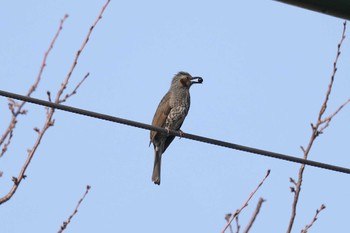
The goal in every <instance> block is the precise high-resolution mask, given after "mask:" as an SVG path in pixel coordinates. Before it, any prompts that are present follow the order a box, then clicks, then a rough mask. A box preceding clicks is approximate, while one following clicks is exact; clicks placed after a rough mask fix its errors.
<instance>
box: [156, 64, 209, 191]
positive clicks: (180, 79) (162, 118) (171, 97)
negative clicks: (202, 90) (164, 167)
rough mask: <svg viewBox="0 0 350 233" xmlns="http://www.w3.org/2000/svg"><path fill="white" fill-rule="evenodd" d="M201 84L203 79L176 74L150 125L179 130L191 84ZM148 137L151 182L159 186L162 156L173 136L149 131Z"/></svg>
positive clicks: (186, 74)
mask: <svg viewBox="0 0 350 233" xmlns="http://www.w3.org/2000/svg"><path fill="white" fill-rule="evenodd" d="M202 82H203V79H202V78H201V77H192V76H191V75H190V74H189V73H187V72H183V71H181V72H179V73H177V74H176V75H175V76H174V78H173V80H172V82H171V86H170V89H169V91H168V92H167V93H166V94H165V96H164V97H163V99H162V100H161V101H160V103H159V105H158V108H157V110H156V113H155V114H154V117H153V120H152V125H153V126H158V127H162V128H166V129H167V130H175V131H177V130H180V128H181V125H182V123H183V122H184V120H185V118H186V116H187V113H188V110H189V109H190V87H191V86H192V84H196V83H202ZM180 132H181V131H180ZM150 137H151V141H150V144H151V143H153V146H154V166H153V174H152V181H153V182H154V183H155V184H158V185H159V184H160V167H161V160H162V154H163V153H164V151H165V150H166V149H167V148H168V146H169V145H170V143H171V142H172V141H173V140H174V138H175V136H173V135H169V134H164V133H159V132H156V131H151V135H150Z"/></svg>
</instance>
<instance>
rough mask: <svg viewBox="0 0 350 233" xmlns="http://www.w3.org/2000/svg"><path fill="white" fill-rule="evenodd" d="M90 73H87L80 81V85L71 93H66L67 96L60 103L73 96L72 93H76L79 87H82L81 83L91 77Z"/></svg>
mask: <svg viewBox="0 0 350 233" xmlns="http://www.w3.org/2000/svg"><path fill="white" fill-rule="evenodd" d="M89 75H90V73H87V74H86V75H85V76H84V78H83V79H82V80H81V81H80V82H79V83H78V85H77V86H76V87H75V88H74V90H73V91H72V92H71V93H70V94H66V96H65V97H64V98H63V99H62V100H60V103H63V102H65V101H66V100H67V99H68V98H69V97H71V96H72V95H75V94H76V93H77V91H78V88H79V87H80V85H81V84H82V83H83V82H84V81H85V79H87V77H89Z"/></svg>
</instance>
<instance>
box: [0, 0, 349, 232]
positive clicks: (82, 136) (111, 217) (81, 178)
mask: <svg viewBox="0 0 350 233" xmlns="http://www.w3.org/2000/svg"><path fill="white" fill-rule="evenodd" d="M104 3H105V1H102V0H99V1H85V2H84V3H82V2H81V1H80V2H78V1H22V2H21V3H18V2H14V1H6V2H4V3H3V4H2V7H1V9H0V28H1V37H0V53H1V54H2V56H0V63H1V64H2V66H1V69H0V83H1V89H2V90H6V91H11V92H15V93H19V94H25V93H26V92H27V90H28V88H29V86H30V85H31V83H32V82H33V81H34V79H35V77H36V75H37V73H38V71H39V68H40V65H41V61H42V57H43V54H44V52H45V51H46V49H47V48H48V45H49V43H50V42H51V39H52V37H53V35H54V33H55V32H56V30H57V27H58V24H59V20H60V19H61V18H62V17H63V16H64V14H66V13H68V14H69V15H70V17H69V18H68V19H67V21H66V22H65V24H64V28H63V31H62V32H61V35H60V37H59V38H58V40H57V42H56V44H55V47H54V49H53V51H52V53H51V54H50V57H49V58H48V61H47V67H46V68H45V71H44V74H43V80H42V82H41V83H40V86H39V88H38V89H37V91H36V92H35V94H34V95H33V97H36V98H43V99H46V98H47V97H46V91H47V90H50V91H51V93H53V94H55V93H56V92H57V89H58V88H59V86H60V83H61V82H62V80H63V79H64V78H65V76H66V74H67V72H68V70H69V68H70V66H71V64H72V61H73V59H74V56H75V53H76V51H77V49H78V48H79V47H80V45H81V43H82V41H83V39H84V38H85V36H86V33H87V31H88V29H89V27H90V26H91V24H92V22H93V21H94V20H95V18H96V16H97V14H98V13H99V12H100V9H101V7H102V5H103V4H104ZM342 23H343V20H341V19H338V18H334V17H331V16H327V15H322V14H319V13H315V12H311V11H308V10H304V9H300V8H296V7H292V6H289V5H285V4H282V3H279V2H275V1H215V3H214V2H209V1H205V2H203V1H182V0H181V1H176V3H175V2H173V3H165V2H164V1H147V2H146V1H127V2H118V1H112V2H111V3H110V5H109V6H108V8H107V9H106V11H105V13H104V15H103V18H102V20H101V21H100V22H99V24H98V25H97V27H96V28H95V29H94V31H93V34H92V36H91V38H90V41H89V43H88V45H87V47H86V49H85V50H84V52H83V54H82V55H81V58H80V60H79V62H78V65H77V67H76V69H75V71H74V73H73V76H72V82H71V85H70V88H73V87H74V86H75V85H76V83H77V82H79V81H80V79H81V78H82V77H83V76H84V75H85V74H86V73H87V72H90V77H89V78H88V80H86V82H85V83H84V84H83V85H82V87H81V88H80V89H79V91H78V94H77V95H75V96H74V97H72V98H71V99H70V100H69V101H68V102H67V103H66V104H67V105H71V106H74V107H78V108H84V109H88V110H92V111H97V112H101V113H105V114H110V115H114V116H118V117H123V118H128V119H132V120H136V121H140V122H144V123H150V122H151V120H152V117H153V114H154V111H155V109H156V107H157V105H158V103H159V101H160V99H161V98H162V96H163V95H164V94H165V92H166V91H167V90H168V88H169V85H170V81H171V78H172V76H173V75H174V74H175V73H177V72H178V71H180V70H183V71H187V72H189V73H191V74H192V75H194V76H202V77H203V79H204V83H203V85H198V86H194V87H193V88H192V90H191V97H192V103H191V109H190V112H189V115H188V117H187V119H186V121H185V123H184V125H183V127H182V130H183V131H184V132H188V133H192V134H199V135H203V136H206V137H213V138H216V139H221V140H225V141H230V142H233V143H238V144H243V145H247V146H253V147H257V148H261V149H266V150H271V151H275V152H280V153H286V154H290V155H295V156H302V153H301V150H300V148H299V146H300V145H304V146H306V145H307V143H308V139H309V137H310V134H311V130H310V123H311V122H312V121H315V120H316V117H317V114H318V111H319V108H320V105H321V103H322V101H323V98H324V95H325V91H326V89H327V85H328V82H329V78H330V75H331V72H332V64H333V61H334V57H335V53H336V46H337V43H338V42H339V39H340V35H341V32H342ZM349 44H350V42H349V41H348V39H346V41H345V42H344V46H343V48H342V55H341V58H340V61H339V64H338V67H339V70H338V72H337V76H336V81H335V84H334V89H333V93H332V96H331V100H330V102H329V106H328V107H329V108H328V111H327V112H328V113H331V112H333V111H334V110H335V109H336V108H337V107H338V106H339V105H340V104H342V103H343V102H344V101H345V100H346V99H347V98H349V96H350V93H349V91H348V90H349V85H350V79H349V72H350V68H349V65H348V64H349V62H350V51H349ZM0 109H3V110H2V111H1V124H0V127H1V128H0V130H1V132H2V131H3V130H4V128H5V127H6V126H7V124H8V121H9V118H10V112H9V111H8V110H7V100H6V99H5V98H0ZM27 109H28V110H29V113H28V115H27V116H24V117H20V119H19V123H18V125H17V127H16V131H15V135H14V138H13V140H12V144H11V148H10V149H9V151H8V152H7V153H6V154H5V156H4V157H3V158H2V159H1V160H0V170H1V171H3V172H4V175H3V177H2V178H0V194H1V196H3V195H4V194H6V193H7V192H8V190H9V189H10V187H11V185H12V183H11V177H12V176H17V175H18V173H19V169H20V168H21V166H22V165H23V163H24V161H25V159H26V156H27V153H26V150H27V148H29V147H31V146H32V144H33V142H34V141H35V139H36V133H35V132H34V131H33V130H32V128H33V127H41V125H42V124H43V123H44V119H45V109H44V108H43V107H40V106H34V105H29V104H28V105H27ZM349 115H350V108H349V107H347V108H345V109H344V110H343V111H342V112H341V113H340V114H339V115H338V116H337V117H336V118H335V119H334V120H333V121H332V122H331V125H330V127H329V128H328V129H327V130H326V131H325V134H324V135H322V136H321V137H319V138H318V139H317V141H316V143H315V144H314V147H313V148H312V151H311V154H310V159H312V160H317V161H321V162H325V163H331V164H335V165H340V166H345V167H350V157H349V147H348V144H349V137H348V136H347V132H349V131H350V124H349ZM55 119H56V122H55V126H54V127H52V128H50V129H49V131H48V132H47V134H46V135H45V137H44V140H43V141H42V144H41V145H40V148H39V150H38V151H37V153H36V155H35V157H34V159H33V161H32V163H31V164H30V167H29V169H28V170H27V176H28V177H27V179H26V180H25V181H23V182H22V184H21V186H20V187H19V189H18V191H17V193H16V194H15V196H14V197H13V198H12V199H11V200H10V201H9V202H7V203H5V204H4V205H2V206H1V207H0V219H1V224H0V231H1V232H6V233H18V232H57V231H58V229H59V226H60V225H61V223H62V222H63V221H64V220H66V219H67V217H68V216H69V215H70V214H71V212H72V211H73V209H74V207H75V205H76V203H77V201H78V200H79V198H80V197H81V196H82V194H83V193H84V191H85V186H86V185H87V184H89V185H91V186H92V189H91V191H90V193H89V195H88V196H87V197H86V199H85V201H84V202H83V204H82V205H81V207H80V209H79V212H78V214H77V215H76V216H75V217H74V219H73V221H72V222H71V224H70V225H69V226H68V229H67V230H66V232H67V233H68V232H220V231H221V230H222V228H223V227H224V225H225V220H224V216H225V214H226V213H228V212H234V211H235V210H236V209H237V208H240V207H241V205H242V204H243V203H244V201H245V200H246V198H247V197H248V195H249V194H250V193H251V191H252V190H253V189H254V188H255V187H256V185H257V184H258V183H259V181H260V180H261V179H262V178H263V176H264V175H265V173H266V170H267V169H271V175H270V177H269V178H268V179H267V180H266V182H265V184H264V186H262V187H261V189H260V190H259V191H258V193H257V194H256V196H255V197H254V198H253V199H252V200H251V202H250V205H249V206H248V207H247V208H246V209H245V210H244V211H243V212H242V214H241V215H240V224H241V225H242V227H243V228H244V227H245V225H246V224H247V222H248V220H249V219H250V216H251V214H252V212H253V211H254V209H255V206H256V203H257V201H258V199H259V197H263V198H264V199H266V200H267V201H266V202H265V203H264V204H263V206H262V209H261V212H260V214H259V216H258V218H257V220H256V222H255V224H254V226H253V229H252V230H251V232H285V231H286V229H287V225H288V222H289V218H290V212H291V204H292V199H293V195H292V194H291V193H290V189H289V187H290V183H289V177H293V178H295V179H297V173H298V169H299V165H297V164H293V163H289V162H285V161H280V160H276V159H271V158H265V157H261V156H257V155H252V154H248V153H244V152H240V151H235V150H229V149H225V148H220V147H216V146H212V145H208V144H203V143H200V142H195V141H191V140H187V139H181V140H179V139H175V140H174V142H173V143H172V145H171V146H170V147H169V149H168V150H167V151H166V153H165V154H164V159H163V163H162V184H161V185H160V186H156V185H154V184H153V183H152V182H151V172H152V166H153V148H151V147H148V143H149V132H148V131H146V130H141V129H137V128H131V127H127V126H123V125H119V124H113V123H111V122H104V121H100V120H96V119H91V118H87V117H83V116H77V115H73V114H69V113H65V112H60V111H57V112H56V114H55ZM348 182H349V175H345V174H339V173H336V172H331V171H327V170H321V169H318V168H312V167H307V168H306V172H305V177H304V186H303V188H302V193H301V197H300V201H299V208H298V213H297V218H296V222H295V225H294V231H293V232H300V230H301V229H302V228H303V227H304V226H305V225H306V224H308V223H309V222H310V221H311V219H312V218H313V216H314V213H315V210H316V209H317V208H318V207H319V206H320V205H321V204H322V203H324V204H325V205H326V206H327V208H326V209H325V210H324V211H323V212H322V213H321V214H320V216H319V219H318V221H317V222H316V223H315V224H314V226H313V227H312V230H311V231H312V232H321V233H323V232H344V231H345V230H346V229H348V228H349V226H348V210H349V208H350V203H349V196H350V188H349V186H348V185H347V184H348Z"/></svg>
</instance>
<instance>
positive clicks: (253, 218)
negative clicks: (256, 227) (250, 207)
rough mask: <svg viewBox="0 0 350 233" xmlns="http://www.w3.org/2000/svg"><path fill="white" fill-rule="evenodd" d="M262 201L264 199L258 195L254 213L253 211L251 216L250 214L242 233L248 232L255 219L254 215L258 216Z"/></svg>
mask: <svg viewBox="0 0 350 233" xmlns="http://www.w3.org/2000/svg"><path fill="white" fill-rule="evenodd" d="M264 201H265V200H264V199H263V198H262V197H260V199H259V202H258V204H257V205H256V208H255V211H254V213H253V216H252V218H251V219H250V221H249V223H248V225H247V227H246V228H245V230H244V231H243V232H244V233H248V232H249V230H250V228H251V227H252V226H253V223H254V221H255V219H256V216H258V214H259V212H260V209H261V206H262V203H263V202H264Z"/></svg>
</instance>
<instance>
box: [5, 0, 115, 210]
mask: <svg viewBox="0 0 350 233" xmlns="http://www.w3.org/2000/svg"><path fill="white" fill-rule="evenodd" d="M109 2H110V0H108V1H107V3H106V4H105V5H104V6H103V8H102V11H101V12H100V14H99V15H98V17H97V19H96V20H95V22H94V24H93V26H92V27H91V28H90V30H89V32H88V36H87V37H86V39H85V41H84V43H83V46H82V47H81V49H80V50H79V51H80V52H79V54H80V53H81V51H82V49H84V47H85V45H86V43H87V40H88V38H89V36H90V34H91V32H92V29H93V28H94V26H95V25H96V24H97V22H98V21H99V19H100V18H102V13H103V11H104V9H105V8H106V7H107V5H108V3H109ZM78 57H79V55H78V54H77V57H76V59H75V60H74V62H73V66H72V68H71V70H70V71H69V74H68V76H67V77H66V79H65V81H64V82H63V84H62V85H61V88H60V89H59V91H58V93H57V95H56V103H58V102H59V100H60V97H61V95H62V93H63V90H64V89H65V88H66V87H67V84H68V81H69V78H70V75H71V73H72V72H73V69H74V67H75V65H76V61H77V59H78ZM84 80H85V78H84V79H83V81H84ZM80 84H81V83H79V84H78V87H79V86H80ZM78 87H76V88H75V91H76V89H77V88H78ZM54 112H55V109H54V108H51V109H50V110H49V111H48V112H47V117H46V122H45V124H44V126H43V127H42V129H41V130H39V132H40V133H38V138H37V140H36V142H35V144H34V146H33V147H32V149H28V157H27V160H26V161H25V163H24V165H23V167H22V169H21V171H20V173H19V175H18V177H13V183H14V184H13V186H12V188H11V190H10V191H9V193H8V194H6V195H5V196H4V197H2V198H0V205H1V204H3V203H4V202H6V201H8V200H9V199H10V198H11V197H12V196H13V195H14V194H15V192H16V190H17V188H18V187H19V184H20V183H21V181H22V180H23V179H24V178H25V177H26V175H25V172H26V170H27V168H28V166H29V164H30V162H31V160H32V158H33V156H34V154H35V151H36V149H37V148H38V146H39V144H40V142H41V139H42V138H43V136H44V134H45V132H46V130H47V129H48V128H49V127H51V126H53V125H54V123H55V120H54V119H52V118H53V114H54Z"/></svg>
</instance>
